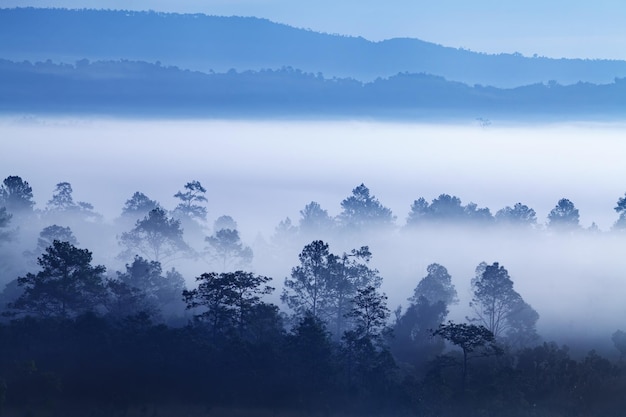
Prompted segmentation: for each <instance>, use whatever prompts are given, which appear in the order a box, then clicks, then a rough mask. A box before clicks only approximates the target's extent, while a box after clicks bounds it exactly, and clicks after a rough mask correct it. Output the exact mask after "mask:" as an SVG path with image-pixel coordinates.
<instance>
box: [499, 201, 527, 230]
mask: <svg viewBox="0 0 626 417" xmlns="http://www.w3.org/2000/svg"><path fill="white" fill-rule="evenodd" d="M495 218H496V222H497V223H499V224H505V225H512V226H534V225H536V224H537V214H536V213H535V210H533V209H531V208H529V207H528V206H526V205H524V204H522V203H515V205H514V206H513V207H509V206H507V207H505V208H503V209H500V210H498V212H497V213H496V217H495Z"/></svg>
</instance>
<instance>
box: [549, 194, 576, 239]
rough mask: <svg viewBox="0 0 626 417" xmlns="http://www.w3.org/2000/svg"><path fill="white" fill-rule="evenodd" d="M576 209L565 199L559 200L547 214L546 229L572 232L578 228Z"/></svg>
mask: <svg viewBox="0 0 626 417" xmlns="http://www.w3.org/2000/svg"><path fill="white" fill-rule="evenodd" d="M579 218H580V216H579V214H578V209H577V208H576V207H575V206H574V203H572V202H571V201H569V200H568V199H567V198H562V199H560V200H559V202H558V203H557V205H556V206H555V207H554V208H553V209H552V210H551V211H550V214H548V227H550V228H551V229H554V230H558V231H566V230H574V229H578V228H579V227H580V224H579V222H578V221H579Z"/></svg>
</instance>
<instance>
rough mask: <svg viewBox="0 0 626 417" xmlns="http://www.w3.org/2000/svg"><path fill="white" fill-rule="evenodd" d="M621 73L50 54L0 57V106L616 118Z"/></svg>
mask: <svg viewBox="0 0 626 417" xmlns="http://www.w3.org/2000/svg"><path fill="white" fill-rule="evenodd" d="M624 80H625V78H619V77H615V78H614V79H613V80H612V82H610V83H605V84H593V83H589V82H577V83H575V84H570V85H561V84H559V83H558V82H556V81H555V80H550V81H548V82H545V83H534V84H528V85H522V86H517V87H515V88H497V87H492V86H489V85H480V84H475V85H468V84H464V83H461V82H453V81H449V80H448V79H445V78H443V77H441V76H435V75H431V74H426V73H408V72H402V73H397V74H395V75H393V76H389V77H385V78H380V77H379V78H376V79H375V80H372V81H368V82H363V81H359V80H357V79H354V78H351V77H343V78H337V77H328V76H325V75H324V74H322V73H320V72H318V73H307V72H304V71H302V70H299V69H296V68H292V67H288V66H283V67H281V68H278V69H262V70H244V71H236V70H234V69H230V70H229V71H224V72H212V71H211V72H206V73H205V72H199V71H190V70H184V69H181V68H179V67H175V66H164V65H161V63H160V62H157V63H149V62H145V61H131V60H117V61H111V60H106V61H104V60H101V61H93V62H92V61H89V60H87V59H81V60H78V61H76V62H75V63H74V64H59V63H54V62H52V61H51V60H46V61H43V62H42V61H37V62H32V63H31V62H29V61H22V62H14V61H9V60H5V59H0V93H2V94H0V112H2V113H5V114H14V113H18V114H19V113H20V112H26V113H43V114H46V113H49V114H82V115H85V114H87V115H89V114H105V115H117V116H128V114H134V115H135V116H163V115H169V116H170V117H171V116H174V117H180V116H194V117H213V118H216V117H233V116H234V117H291V116H302V115H304V116H305V117H311V115H315V117H318V118H320V117H333V118H337V117H359V118H362V117H376V118H382V119H411V120H416V119H417V120H420V119H421V120H431V121H432V120H436V119H437V118H445V119H458V118H467V117H470V118H474V117H476V116H477V115H488V116H489V117H498V118H503V119H516V120H523V119H531V120H532V119H535V120H536V119H546V120H569V119H571V118H580V119H583V120H585V119H591V120H607V119H608V120H621V118H622V116H623V114H624V108H625V107H626V99H625V97H626V93H625V91H624V90H625V89H626V82H625V81H624Z"/></svg>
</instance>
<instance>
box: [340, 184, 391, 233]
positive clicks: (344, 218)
mask: <svg viewBox="0 0 626 417" xmlns="http://www.w3.org/2000/svg"><path fill="white" fill-rule="evenodd" d="M341 208H342V209H343V211H342V212H341V213H340V214H339V216H338V220H339V222H340V224H341V225H342V226H343V227H344V228H346V229H349V230H356V231H358V230H363V229H365V228H368V227H381V226H392V225H393V223H394V221H395V216H394V215H393V214H392V213H391V210H390V209H388V208H387V207H384V206H383V205H382V204H381V203H380V202H379V201H378V199H376V197H374V196H373V195H370V190H369V188H367V187H366V186H365V185H364V184H361V185H359V186H358V187H356V188H354V189H353V190H352V195H351V196H349V197H347V198H346V199H345V200H343V201H342V202H341Z"/></svg>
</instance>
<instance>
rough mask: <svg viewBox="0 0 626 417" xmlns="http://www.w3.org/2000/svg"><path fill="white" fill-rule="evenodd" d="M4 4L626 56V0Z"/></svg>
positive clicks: (542, 52) (70, 0)
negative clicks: (243, 19) (199, 16)
mask: <svg viewBox="0 0 626 417" xmlns="http://www.w3.org/2000/svg"><path fill="white" fill-rule="evenodd" d="M2 6H3V7H27V6H33V7H67V8H109V9H134V10H157V11H167V12H179V13H205V14H211V15H225V16H230V15H237V16H256V17H262V18H267V19H270V20H272V21H276V22H280V23H285V24H288V25H292V26H296V27H301V28H309V29H312V30H315V31H321V32H327V33H338V34H343V35H350V36H362V37H364V38H366V39H370V40H374V41H379V40H383V39H389V38H393V37H411V38H419V39H422V40H425V41H429V42H434V43H438V44H442V45H445V46H451V47H456V48H461V47H462V48H465V49H470V50H473V51H477V52H486V53H501V52H507V53H512V52H519V53H522V54H523V55H526V56H532V55H534V54H537V55H539V56H548V57H554V58H562V57H566V58H594V59H595V58H604V59H626V25H625V24H624V22H626V2H624V1H623V0H594V1H593V2H591V1H588V0H584V1H581V0H552V1H549V0H525V1H518V0H516V1H502V0H499V1H497V0H473V1H467V0H438V1H433V0H429V1H424V0H393V1H386V2H383V1H380V0H342V1H336V0H316V1H311V0H300V1H297V2H296V1H293V0H203V1H198V0H132V1H128V0H108V1H102V0H3V1H2Z"/></svg>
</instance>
